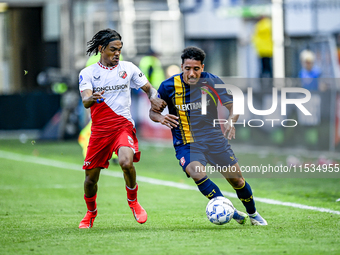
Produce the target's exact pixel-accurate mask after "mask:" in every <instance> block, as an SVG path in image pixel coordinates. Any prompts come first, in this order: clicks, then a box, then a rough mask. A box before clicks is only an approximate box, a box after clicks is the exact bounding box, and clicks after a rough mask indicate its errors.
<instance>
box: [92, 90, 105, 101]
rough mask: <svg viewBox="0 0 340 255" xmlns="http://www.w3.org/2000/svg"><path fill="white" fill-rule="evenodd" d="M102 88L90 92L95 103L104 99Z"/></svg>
mask: <svg viewBox="0 0 340 255" xmlns="http://www.w3.org/2000/svg"><path fill="white" fill-rule="evenodd" d="M104 92H105V91H104V90H102V91H101V92H95V93H93V94H92V101H93V102H95V103H102V102H104V100H105V97H103V94H104Z"/></svg>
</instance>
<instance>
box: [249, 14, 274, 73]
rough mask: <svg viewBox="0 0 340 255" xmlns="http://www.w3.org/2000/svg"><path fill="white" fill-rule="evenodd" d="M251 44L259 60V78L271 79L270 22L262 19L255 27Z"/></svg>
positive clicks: (271, 44)
mask: <svg viewBox="0 0 340 255" xmlns="http://www.w3.org/2000/svg"><path fill="white" fill-rule="evenodd" d="M253 43H254V47H255V49H256V52H257V54H258V56H259V58H260V60H261V72H260V78H273V68H272V58H273V41H272V21H271V20H270V19H269V18H267V17H262V18H261V19H260V20H259V21H258V22H257V23H256V25H255V31H254V34H253Z"/></svg>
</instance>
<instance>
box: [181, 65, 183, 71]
mask: <svg viewBox="0 0 340 255" xmlns="http://www.w3.org/2000/svg"><path fill="white" fill-rule="evenodd" d="M181 69H182V72H183V64H181Z"/></svg>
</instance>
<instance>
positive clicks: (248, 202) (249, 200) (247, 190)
mask: <svg viewBox="0 0 340 255" xmlns="http://www.w3.org/2000/svg"><path fill="white" fill-rule="evenodd" d="M235 190H236V194H237V197H238V198H239V199H240V200H241V202H242V203H243V205H244V207H245V208H246V210H247V213H248V214H253V213H255V212H256V208H255V201H254V199H253V192H252V190H251V187H250V185H249V184H248V183H247V182H246V181H245V182H244V186H243V187H242V188H240V189H235Z"/></svg>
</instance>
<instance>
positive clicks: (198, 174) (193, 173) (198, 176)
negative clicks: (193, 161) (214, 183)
mask: <svg viewBox="0 0 340 255" xmlns="http://www.w3.org/2000/svg"><path fill="white" fill-rule="evenodd" d="M186 172H187V173H188V174H189V175H190V177H191V178H192V179H194V181H198V180H201V179H202V178H204V177H205V176H206V175H207V174H206V172H202V171H196V169H195V168H188V169H187V171H186Z"/></svg>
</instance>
